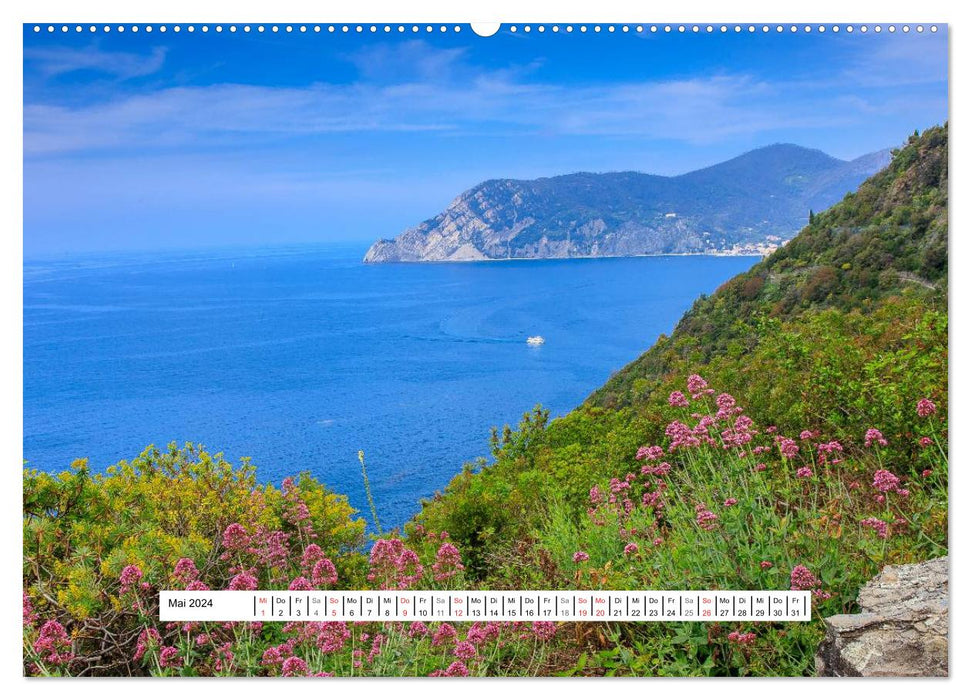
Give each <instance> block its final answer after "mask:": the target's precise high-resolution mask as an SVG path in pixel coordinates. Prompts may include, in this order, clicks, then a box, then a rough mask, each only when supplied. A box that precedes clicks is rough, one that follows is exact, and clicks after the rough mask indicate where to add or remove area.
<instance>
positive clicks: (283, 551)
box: [247, 528, 290, 580]
mask: <svg viewBox="0 0 971 700" xmlns="http://www.w3.org/2000/svg"><path fill="white" fill-rule="evenodd" d="M289 540H290V535H289V534H287V533H286V532H283V531H282V530H272V531H271V530H267V529H265V528H259V529H258V530H257V532H256V534H255V535H254V536H253V537H252V538H251V540H250V547H249V549H248V550H247V551H248V552H249V553H250V554H253V555H255V556H256V560H257V561H258V562H259V563H260V564H261V565H262V566H264V567H266V568H267V569H286V568H287V567H288V566H289V564H290V548H289ZM284 580H285V579H284Z"/></svg>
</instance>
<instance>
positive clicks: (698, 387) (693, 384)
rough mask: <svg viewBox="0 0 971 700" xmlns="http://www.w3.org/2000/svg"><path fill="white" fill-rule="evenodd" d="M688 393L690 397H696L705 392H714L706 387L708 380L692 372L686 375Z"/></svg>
mask: <svg viewBox="0 0 971 700" xmlns="http://www.w3.org/2000/svg"><path fill="white" fill-rule="evenodd" d="M688 393H689V394H691V398H693V399H697V398H699V397H701V396H703V395H705V394H713V393H715V392H714V391H713V390H712V389H709V388H708V382H706V381H705V380H704V379H702V378H701V377H700V376H699V375H697V374H692V375H691V376H690V377H688Z"/></svg>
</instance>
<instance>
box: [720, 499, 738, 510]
mask: <svg viewBox="0 0 971 700" xmlns="http://www.w3.org/2000/svg"><path fill="white" fill-rule="evenodd" d="M736 503H738V499H737V498H726V499H725V503H724V504H723V505H724V506H725V507H726V508H730V507H731V506H733V505H735V504H736Z"/></svg>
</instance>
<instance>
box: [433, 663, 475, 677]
mask: <svg viewBox="0 0 971 700" xmlns="http://www.w3.org/2000/svg"><path fill="white" fill-rule="evenodd" d="M428 675H429V676H431V677H433V678H435V677H457V676H462V677H464V676H468V675H469V669H468V668H467V667H466V666H465V664H463V663H462V662H461V661H454V662H452V664H451V665H450V666H449V667H448V668H446V669H445V670H444V671H442V670H438V671H432V672H431V673H429V674H428Z"/></svg>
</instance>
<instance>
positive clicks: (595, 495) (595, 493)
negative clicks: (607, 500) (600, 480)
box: [590, 486, 603, 506]
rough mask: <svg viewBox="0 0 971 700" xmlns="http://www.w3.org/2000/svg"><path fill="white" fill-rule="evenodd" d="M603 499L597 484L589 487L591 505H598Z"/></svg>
mask: <svg viewBox="0 0 971 700" xmlns="http://www.w3.org/2000/svg"><path fill="white" fill-rule="evenodd" d="M602 501H603V494H602V493H601V492H600V489H599V488H598V487H597V486H594V487H593V488H592V489H590V503H591V504H592V505H595V506H596V505H599V504H600V503H601V502H602Z"/></svg>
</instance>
